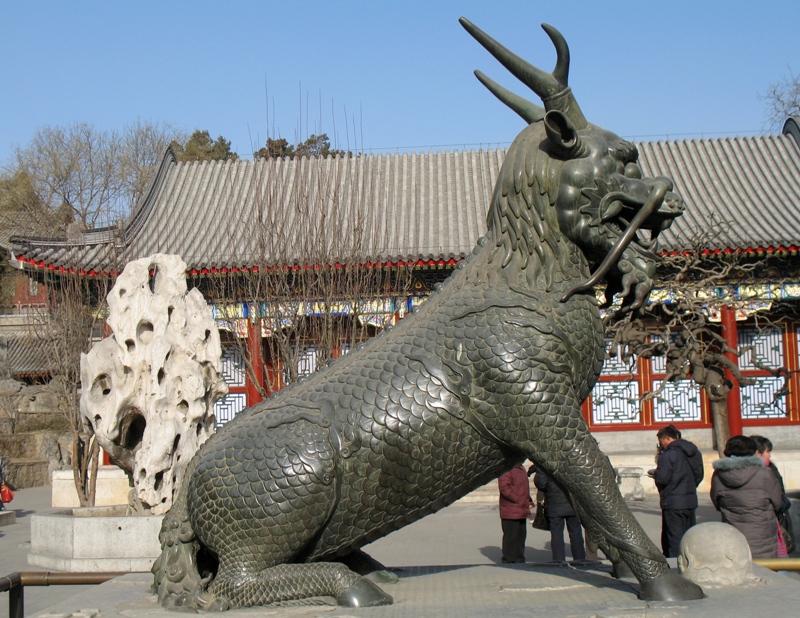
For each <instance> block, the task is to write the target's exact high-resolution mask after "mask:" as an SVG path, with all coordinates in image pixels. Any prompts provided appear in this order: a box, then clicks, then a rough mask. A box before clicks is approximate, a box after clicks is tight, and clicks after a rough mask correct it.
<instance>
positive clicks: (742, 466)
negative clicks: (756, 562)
mask: <svg viewBox="0 0 800 618" xmlns="http://www.w3.org/2000/svg"><path fill="white" fill-rule="evenodd" d="M755 453H756V442H755V440H753V439H752V438H748V437H747V436H733V437H732V438H730V439H729V440H728V442H727V443H726V444H725V451H724V454H725V457H722V458H721V459H718V460H717V461H715V462H714V464H713V465H714V476H713V477H712V478H711V501H712V502H713V503H714V506H715V507H716V509H717V510H718V511H720V512H721V513H722V521H723V522H725V523H728V524H731V525H732V526H735V527H736V529H737V530H739V532H741V533H742V534H743V535H744V536H745V538H746V539H747V544H748V545H749V546H750V552H751V553H752V555H753V558H777V556H778V519H777V516H776V514H777V512H778V510H779V509H780V508H781V498H782V497H783V492H782V491H781V485H780V483H779V482H778V479H777V478H775V475H774V474H773V473H772V472H770V471H769V469H768V468H767V467H766V466H765V465H764V462H763V460H762V459H761V458H760V457H757V456H756V454H755Z"/></svg>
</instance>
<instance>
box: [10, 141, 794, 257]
mask: <svg viewBox="0 0 800 618" xmlns="http://www.w3.org/2000/svg"><path fill="white" fill-rule="evenodd" d="M638 147H639V150H640V154H641V156H640V161H641V165H642V168H643V171H644V172H645V174H647V175H664V176H669V177H671V178H672V179H673V180H674V181H675V186H676V189H677V190H678V191H679V192H680V193H681V194H682V195H683V197H684V198H685V200H686V202H687V213H686V214H685V215H684V216H683V217H681V218H680V219H679V220H678V221H677V222H676V223H675V225H673V227H672V228H671V229H670V230H668V231H667V232H666V233H664V234H662V240H661V244H660V247H661V248H662V249H667V250H676V249H681V248H685V247H686V246H687V244H688V243H689V240H690V239H692V238H694V237H696V235H697V230H707V229H708V228H709V226H710V225H711V223H712V222H717V223H720V222H725V229H724V232H723V233H722V234H721V235H719V236H718V237H717V238H716V239H715V240H714V241H713V242H709V244H708V245H707V247H706V248H708V249H726V248H731V249H736V248H747V247H752V248H758V247H763V248H768V247H773V248H778V247H780V246H783V247H786V248H789V247H795V246H800V146H798V143H797V141H796V140H795V138H794V137H792V136H790V135H767V136H758V137H745V138H719V139H701V140H681V141H658V142H644V143H639V144H638ZM504 157H505V153H504V151H502V150H498V151H496V150H488V151H483V150H482V151H477V152H476V151H469V152H467V151H455V152H444V153H441V152H437V153H425V154H392V155H370V156H360V157H352V158H328V159H307V158H304V159H300V160H299V161H289V160H285V161H284V160H268V161H255V162H251V161H242V160H240V161H227V162H213V163H208V162H202V163H178V162H176V161H175V159H174V157H173V156H172V154H171V153H170V152H168V153H167V154H166V155H165V158H164V160H163V162H162V165H161V168H160V170H159V174H158V175H157V178H156V180H155V181H154V183H153V187H152V189H151V192H150V194H149V195H148V196H147V197H146V198H145V199H144V200H143V201H142V202H141V203H140V204H139V206H138V207H137V209H136V210H135V211H134V213H133V214H132V215H131V218H130V219H129V221H128V222H127V224H126V225H125V226H121V227H120V228H109V229H105V230H97V231H93V232H90V233H88V234H85V235H83V236H82V237H81V239H80V241H79V242H75V241H70V242H67V241H64V240H60V241H54V240H48V239H34V238H13V239H12V243H13V253H14V255H15V256H17V257H19V258H21V259H24V260H25V261H27V262H28V263H29V264H38V265H39V266H44V267H50V268H53V267H55V268H58V267H66V268H69V267H70V266H73V267H74V265H76V264H80V268H82V269H83V270H86V271H89V270H94V271H98V272H99V271H105V272H109V271H117V272H118V271H119V270H120V269H121V266H122V265H123V264H124V263H125V262H127V261H128V260H131V259H136V258H139V257H144V256H147V255H151V254H153V253H157V252H163V253H177V254H179V255H181V256H182V257H183V259H184V260H185V261H186V262H187V265H188V267H189V269H190V270H192V269H195V270H198V271H199V270H202V269H209V270H210V269H211V268H233V267H251V266H254V265H264V264H268V265H273V264H276V263H279V264H291V263H307V262H309V261H311V262H317V263H318V262H319V261H320V260H323V261H325V262H329V263H335V262H337V261H340V262H343V263H352V262H354V261H360V262H368V261H373V262H374V261H381V262H386V261H395V260H441V259H443V260H449V259H451V258H458V257H460V256H463V255H465V254H466V253H468V252H469V251H471V250H472V247H473V246H474V244H475V241H476V240H477V238H478V236H480V235H481V234H483V233H484V232H485V231H486V224H485V216H486V210H487V207H488V204H489V201H490V198H491V193H492V189H493V187H494V183H495V180H496V179H497V175H498V172H499V170H500V167H501V165H502V163H503V160H504ZM333 203H339V204H342V206H340V207H338V208H332V207H331V204H333ZM309 204H310V205H313V207H312V208H311V210H313V209H314V208H317V209H318V212H315V213H313V214H314V215H315V216H313V217H309V215H308V214H306V211H308V210H309V208H308V205H309ZM320 204H326V205H327V210H326V217H327V218H326V219H325V221H324V223H323V224H322V228H321V229H317V230H316V231H315V230H314V229H313V226H311V225H310V224H309V223H308V221H309V219H314V220H317V221H318V220H319V218H318V217H317V216H316V215H318V214H319V212H321V211H322V210H324V209H322V208H321V207H320V206H319V205H320ZM362 219H363V220H364V221H365V222H366V224H365V225H361V224H359V223H358V221H360V220H362ZM356 228H360V229H365V230H366V234H365V236H364V238H363V239H362V241H361V242H355V243H354V242H353V241H352V230H353V229H356ZM323 238H325V239H327V240H328V241H329V242H330V244H331V246H333V248H332V249H330V250H326V251H323V252H322V253H320V252H319V250H318V247H319V246H320V244H321V239H323ZM340 238H347V239H348V241H347V242H345V243H338V244H337V242H336V239H340ZM354 256H357V258H356V257H354Z"/></svg>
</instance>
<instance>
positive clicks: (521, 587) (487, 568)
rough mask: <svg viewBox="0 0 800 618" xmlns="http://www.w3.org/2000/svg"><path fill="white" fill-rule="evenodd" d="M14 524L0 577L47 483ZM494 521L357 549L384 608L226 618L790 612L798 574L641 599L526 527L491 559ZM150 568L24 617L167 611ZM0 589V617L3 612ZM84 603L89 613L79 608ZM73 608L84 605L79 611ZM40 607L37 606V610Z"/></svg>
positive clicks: (650, 524) (702, 517) (703, 515)
mask: <svg viewBox="0 0 800 618" xmlns="http://www.w3.org/2000/svg"><path fill="white" fill-rule="evenodd" d="M701 502H702V505H701V508H700V510H699V513H698V521H701V522H702V521H719V517H718V515H717V513H716V512H715V511H714V509H713V508H712V507H711V505H710V502H709V501H708V499H707V498H706V497H704V496H703V497H701ZM9 507H14V509H15V510H16V512H17V523H16V524H14V525H12V526H5V527H0V565H2V566H0V575H3V574H6V573H10V572H14V571H23V570H40V569H34V568H32V567H29V566H28V565H27V552H28V550H29V543H30V515H31V514H32V513H34V512H46V511H48V510H52V509H50V507H49V488H33V489H25V490H20V491H19V492H18V493H17V496H16V498H15V500H14V503H12V504H11V505H9ZM631 508H632V510H633V511H634V513H635V515H636V517H637V519H638V520H639V521H640V522H641V523H642V525H643V526H644V528H645V530H647V532H648V534H650V535H651V537H652V538H653V539H655V540H658V538H659V535H660V526H661V515H660V510H659V507H658V501H657V500H656V499H655V498H648V499H647V500H645V501H643V502H636V503H632V504H631ZM500 537H501V531H500V521H499V518H498V514H497V507H496V505H495V504H492V503H457V504H455V505H452V506H450V507H448V508H446V509H444V510H442V511H440V512H439V513H436V514H435V515H432V516H430V517H427V518H425V519H423V520H421V521H420V522H417V523H416V524H413V525H412V526H409V527H407V528H404V529H402V530H398V531H397V532H395V533H393V534H391V535H390V536H388V537H386V538H384V539H381V540H380V541H378V542H376V543H373V544H372V545H370V546H368V547H366V548H365V549H366V551H367V552H368V553H370V554H371V555H372V556H373V557H374V558H375V559H377V560H379V561H381V562H383V563H384V564H385V565H387V566H388V567H391V568H393V569H395V570H396V572H397V574H398V575H399V577H400V580H399V582H398V583H396V584H391V585H384V586H383V588H384V590H386V592H387V593H389V594H391V595H392V596H393V597H394V599H395V604H394V605H392V606H387V607H381V608H364V609H357V610H356V609H343V608H338V607H335V606H332V605H330V604H325V602H324V600H320V604H319V605H316V606H308V605H303V606H299V605H288V606H283V607H269V608H253V609H246V610H235V611H232V612H229V613H228V614H227V616H230V617H231V618H234V617H236V616H240V615H241V616H248V617H250V616H297V617H298V618H300V617H303V618H305V617H309V618H310V617H323V616H324V617H328V616H330V617H331V618H334V617H335V618H345V617H348V616H358V617H362V616H363V617H364V618H372V617H376V618H378V617H380V618H384V617H386V618H400V617H406V616H415V617H416V616H420V617H427V616H436V617H439V616H444V617H447V616H453V617H456V616H458V618H471V617H478V616H495V615H502V616H504V617H506V616H508V617H515V616H587V617H588V616H598V617H600V616H602V617H606V618H611V617H619V618H622V617H625V618H629V617H632V616H645V615H646V616H657V617H666V616H720V617H723V616H724V618H731V616H740V615H748V614H763V615H773V616H774V615H779V612H780V613H782V614H783V615H794V614H795V613H796V611H797V608H798V607H800V581H798V578H797V577H796V576H794V575H791V576H788V577H787V576H784V575H780V574H775V573H772V572H769V571H767V570H765V569H757V574H758V576H759V577H761V578H762V581H760V582H754V583H753V585H752V586H749V587H745V588H739V589H734V590H730V589H729V590H724V591H719V590H718V591H714V590H707V591H706V592H707V594H708V596H709V598H708V599H705V600H703V601H692V602H687V603H678V604H664V603H649V604H647V603H644V602H642V601H639V600H638V599H637V598H636V592H637V591H638V586H637V584H636V583H635V581H633V580H631V581H617V580H614V579H613V578H611V576H610V574H609V572H608V571H609V569H608V566H606V565H603V566H601V567H600V568H598V569H595V570H578V569H575V568H570V567H567V568H563V567H562V568H559V567H553V566H549V565H547V564H546V562H547V561H548V560H550V557H551V556H550V548H549V533H546V532H542V531H538V530H531V529H529V534H528V542H527V552H526V557H527V560H528V562H529V564H527V565H520V566H516V565H515V566H513V567H510V566H501V565H499V564H498V563H499V561H500ZM151 581H152V580H151V576H149V575H147V574H131V575H128V576H125V577H123V578H120V579H119V580H115V581H113V582H108V583H106V584H103V585H101V586H99V587H98V586H53V587H49V588H26V590H25V601H26V603H25V605H26V616H37V615H39V614H41V613H42V612H43V610H45V609H47V611H48V612H49V616H50V618H55V616H59V617H62V618H65V617H67V616H70V615H72V616H73V617H74V618H78V617H79V616H80V617H82V618H92V616H93V615H95V616H97V614H96V611H98V610H99V613H100V615H102V617H103V618H112V617H117V616H120V617H121V616H125V617H126V618H136V617H140V616H141V617H144V616H147V617H148V618H150V617H154V618H155V617H156V616H158V617H161V616H163V617H164V618H167V617H174V616H175V614H174V613H172V612H169V613H167V612H166V610H163V609H162V608H160V607H159V606H158V605H157V604H156V603H155V600H154V598H153V597H152V596H151V595H150V594H149V586H150V583H151ZM5 597H7V595H0V618H6V617H7V616H8V605H7V598H5ZM90 609H93V610H95V611H88V610H90ZM80 610H87V611H85V612H82V613H81V612H80ZM45 615H46V614H42V618H44V616H45Z"/></svg>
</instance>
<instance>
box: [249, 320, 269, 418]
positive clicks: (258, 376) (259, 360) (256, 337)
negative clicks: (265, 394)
mask: <svg viewBox="0 0 800 618" xmlns="http://www.w3.org/2000/svg"><path fill="white" fill-rule="evenodd" d="M247 360H248V365H249V367H250V368H252V371H247V372H246V373H245V386H246V389H247V391H246V392H247V406H248V407H250V406H253V405H255V404H257V403H258V402H259V401H261V400H262V397H261V393H260V392H259V387H261V388H263V387H264V355H263V354H262V352H261V320H260V319H259V318H256V319H254V320H252V319H251V320H249V321H248V322H247ZM254 378H255V381H254Z"/></svg>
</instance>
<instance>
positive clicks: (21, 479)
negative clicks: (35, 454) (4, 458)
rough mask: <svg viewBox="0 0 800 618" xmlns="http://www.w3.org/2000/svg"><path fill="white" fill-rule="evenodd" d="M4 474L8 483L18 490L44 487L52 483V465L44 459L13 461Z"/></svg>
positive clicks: (7, 465)
mask: <svg viewBox="0 0 800 618" xmlns="http://www.w3.org/2000/svg"><path fill="white" fill-rule="evenodd" d="M4 472H5V475H6V480H7V481H8V483H9V484H10V485H11V486H12V487H14V488H16V489H25V488H26V487H44V486H45V485H48V484H49V483H50V464H49V463H48V462H46V461H44V460H42V459H11V460H10V461H9V462H8V463H7V464H6V466H5V468H4Z"/></svg>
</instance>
